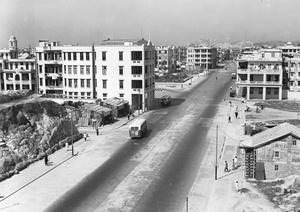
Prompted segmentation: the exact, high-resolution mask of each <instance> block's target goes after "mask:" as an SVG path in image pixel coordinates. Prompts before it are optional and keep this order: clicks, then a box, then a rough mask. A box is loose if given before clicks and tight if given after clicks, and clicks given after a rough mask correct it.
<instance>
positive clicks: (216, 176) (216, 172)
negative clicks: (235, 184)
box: [215, 125, 218, 180]
mask: <svg viewBox="0 0 300 212" xmlns="http://www.w3.org/2000/svg"><path fill="white" fill-rule="evenodd" d="M217 179H218V125H217V130H216V165H215V180H217Z"/></svg>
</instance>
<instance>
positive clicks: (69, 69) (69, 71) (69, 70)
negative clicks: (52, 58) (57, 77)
mask: <svg viewBox="0 0 300 212" xmlns="http://www.w3.org/2000/svg"><path fill="white" fill-rule="evenodd" d="M68 74H72V66H68Z"/></svg>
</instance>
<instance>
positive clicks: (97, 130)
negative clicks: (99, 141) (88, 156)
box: [96, 127, 99, 135]
mask: <svg viewBox="0 0 300 212" xmlns="http://www.w3.org/2000/svg"><path fill="white" fill-rule="evenodd" d="M96 134H97V135H99V129H98V127H97V128H96Z"/></svg>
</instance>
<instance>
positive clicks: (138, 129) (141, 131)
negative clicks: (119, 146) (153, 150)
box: [129, 119, 147, 138]
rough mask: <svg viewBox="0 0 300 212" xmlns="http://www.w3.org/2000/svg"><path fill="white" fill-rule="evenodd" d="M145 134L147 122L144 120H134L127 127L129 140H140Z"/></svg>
mask: <svg viewBox="0 0 300 212" xmlns="http://www.w3.org/2000/svg"><path fill="white" fill-rule="evenodd" d="M146 132H147V121H146V119H136V120H135V121H134V122H133V123H132V124H131V125H130V126H129V136H130V137H131V138H141V137H143V136H144V135H145V134H146Z"/></svg>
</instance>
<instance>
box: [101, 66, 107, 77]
mask: <svg viewBox="0 0 300 212" xmlns="http://www.w3.org/2000/svg"><path fill="white" fill-rule="evenodd" d="M106 74H107V67H106V66H102V75H106Z"/></svg>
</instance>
